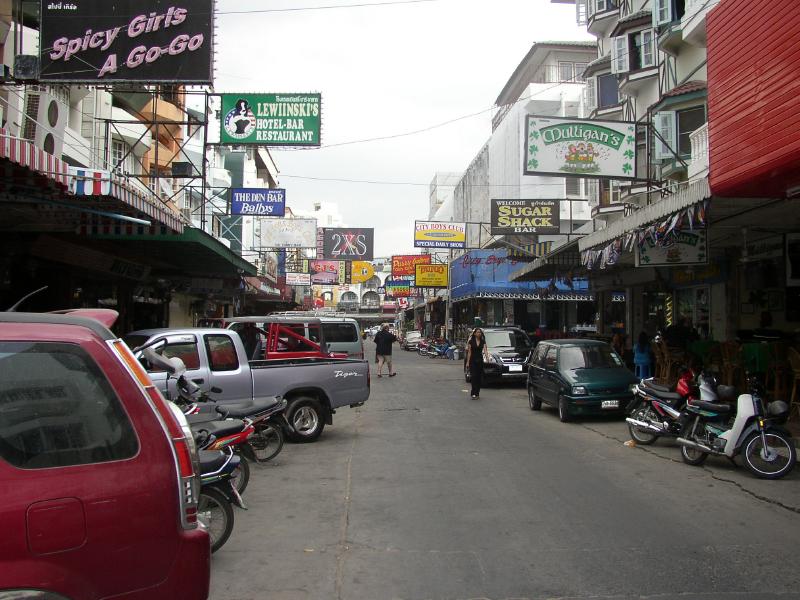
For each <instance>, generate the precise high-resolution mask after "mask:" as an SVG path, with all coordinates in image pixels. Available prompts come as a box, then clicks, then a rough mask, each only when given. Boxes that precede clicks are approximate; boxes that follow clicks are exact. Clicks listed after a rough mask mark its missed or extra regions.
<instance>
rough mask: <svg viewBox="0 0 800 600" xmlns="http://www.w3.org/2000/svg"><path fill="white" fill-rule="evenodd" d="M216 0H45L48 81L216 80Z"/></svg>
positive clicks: (43, 55) (43, 52)
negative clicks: (214, 46)
mask: <svg viewBox="0 0 800 600" xmlns="http://www.w3.org/2000/svg"><path fill="white" fill-rule="evenodd" d="M213 23H214V2H213V0H183V1H182V2H180V3H177V4H176V3H175V2H173V1H172V0H169V1H168V0H114V2H109V0H70V1H69V2H61V1H59V2H52V1H50V0H42V4H41V31H40V40H41V42H40V48H39V55H40V59H41V74H40V76H39V79H40V80H41V81H62V82H92V83H102V82H106V81H110V82H114V81H144V82H148V83H156V82H169V83H211V82H212V79H213V78H212V68H211V67H212V47H213V37H212V36H213Z"/></svg>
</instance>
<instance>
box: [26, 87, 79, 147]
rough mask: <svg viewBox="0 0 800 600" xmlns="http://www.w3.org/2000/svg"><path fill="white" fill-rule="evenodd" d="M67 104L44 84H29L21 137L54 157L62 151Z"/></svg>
mask: <svg viewBox="0 0 800 600" xmlns="http://www.w3.org/2000/svg"><path fill="white" fill-rule="evenodd" d="M68 120H69V106H67V105H66V104H65V103H64V102H63V101H62V100H61V99H59V98H57V97H56V96H55V95H53V94H52V93H51V91H50V89H49V88H47V87H46V86H31V87H29V88H28V90H27V93H26V94H25V116H24V118H23V126H22V137H23V138H25V139H26V140H31V141H32V142H33V143H34V145H35V146H36V147H37V148H41V149H42V150H44V151H45V152H47V153H48V154H52V155H53V156H55V157H56V158H61V154H62V152H63V151H64V131H65V128H66V126H67V121H68Z"/></svg>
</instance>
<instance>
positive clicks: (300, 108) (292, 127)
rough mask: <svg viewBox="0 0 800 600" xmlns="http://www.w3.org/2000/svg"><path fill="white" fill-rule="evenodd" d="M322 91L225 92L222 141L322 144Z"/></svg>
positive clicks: (261, 144)
mask: <svg viewBox="0 0 800 600" xmlns="http://www.w3.org/2000/svg"><path fill="white" fill-rule="evenodd" d="M321 130H322V96H321V95H320V94H222V119H220V136H219V141H220V142H221V143H223V144H252V145H257V146H319V145H320V143H321V141H320V140H321V138H320V133H321Z"/></svg>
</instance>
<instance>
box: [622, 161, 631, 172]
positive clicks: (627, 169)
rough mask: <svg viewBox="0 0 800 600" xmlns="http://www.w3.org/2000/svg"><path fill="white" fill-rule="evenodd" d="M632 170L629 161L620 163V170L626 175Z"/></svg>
mask: <svg viewBox="0 0 800 600" xmlns="http://www.w3.org/2000/svg"><path fill="white" fill-rule="evenodd" d="M632 170H633V167H632V166H631V163H625V164H624V165H622V172H623V173H625V174H626V175H627V174H628V173H630V172H631V171H632Z"/></svg>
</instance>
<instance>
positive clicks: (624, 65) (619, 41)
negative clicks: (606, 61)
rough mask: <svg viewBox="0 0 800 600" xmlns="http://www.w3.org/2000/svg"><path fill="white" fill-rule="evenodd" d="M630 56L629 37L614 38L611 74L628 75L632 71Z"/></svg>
mask: <svg viewBox="0 0 800 600" xmlns="http://www.w3.org/2000/svg"><path fill="white" fill-rule="evenodd" d="M629 58H630V57H629V55H628V36H627V35H620V36H618V37H615V38H612V43H611V72H612V73H627V72H628V71H630V62H629Z"/></svg>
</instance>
